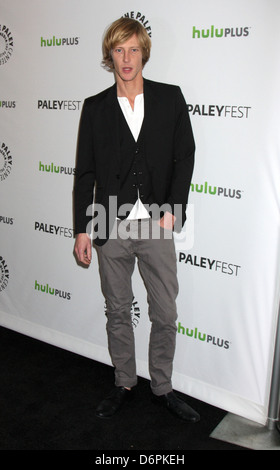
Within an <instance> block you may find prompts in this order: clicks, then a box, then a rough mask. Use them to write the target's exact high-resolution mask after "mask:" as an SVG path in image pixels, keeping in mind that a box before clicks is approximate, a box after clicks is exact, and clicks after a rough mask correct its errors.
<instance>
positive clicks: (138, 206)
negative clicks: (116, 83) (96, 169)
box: [118, 93, 150, 220]
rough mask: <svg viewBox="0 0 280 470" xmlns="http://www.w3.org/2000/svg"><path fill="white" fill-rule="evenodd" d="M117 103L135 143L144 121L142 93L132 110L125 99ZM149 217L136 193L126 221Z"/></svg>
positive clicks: (137, 97)
mask: <svg viewBox="0 0 280 470" xmlns="http://www.w3.org/2000/svg"><path fill="white" fill-rule="evenodd" d="M118 101H119V104H120V107H121V110H122V112H123V114H124V117H125V119H126V122H127V124H128V126H129V128H130V131H131V133H132V135H133V137H134V140H135V142H137V139H138V136H139V133H140V130H141V126H142V123H143V119H144V95H143V93H142V94H140V95H137V96H136V97H135V100H134V109H132V108H131V106H130V103H129V101H128V99H127V98H126V97H118ZM149 217H150V215H149V213H148V211H147V210H146V208H145V206H144V204H143V203H142V201H141V199H140V197H139V191H138V199H137V201H136V203H135V204H134V206H133V208H132V210H131V212H130V214H129V216H128V217H127V219H128V220H132V219H147V218H149Z"/></svg>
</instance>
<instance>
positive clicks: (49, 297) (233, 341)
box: [0, 0, 280, 424]
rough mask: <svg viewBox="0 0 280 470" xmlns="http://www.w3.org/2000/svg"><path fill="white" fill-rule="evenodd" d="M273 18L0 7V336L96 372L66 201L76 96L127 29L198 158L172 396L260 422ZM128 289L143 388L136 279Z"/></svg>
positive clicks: (156, 2)
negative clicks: (185, 118)
mask: <svg viewBox="0 0 280 470" xmlns="http://www.w3.org/2000/svg"><path fill="white" fill-rule="evenodd" d="M279 13H280V3H279V1H278V0H174V1H173V2H170V1H169V0H141V1H138V0H134V1H131V0H129V1H128V0H121V1H120V2H114V1H112V0H104V1H103V2H97V1H94V0H59V1H57V0H48V1H47V2H46V1H43V0H25V1H22V0H0V77H1V88H0V123H1V125H0V324H1V325H2V326H4V327H8V328H11V329H13V330H15V331H19V332H21V333H24V334H27V335H29V336H31V337H34V338H37V339H39V340H42V341H46V342H48V343H50V344H54V345H56V346H58V347H62V348H65V349H67V350H70V351H73V352H75V353H78V354H80V355H83V356H86V357H88V358H92V359H94V360H97V361H101V362H103V363H105V364H110V359H109V356H108V352H107V338H106V333H105V324H106V317H105V305H104V299H103V296H102V294H101V290H100V282H99V274H98V266H97V259H96V255H95V253H94V260H93V263H92V265H91V267H90V268H89V269H87V268H83V267H81V266H78V264H77V263H76V260H75V257H74V254H73V248H74V236H75V235H74V230H73V214H72V192H73V181H74V177H75V159H76V142H77V132H78V125H79V119H80V113H81V109H82V105H83V100H84V99H85V98H86V97H88V96H90V95H94V94H96V93H98V92H100V91H101V90H103V89H104V88H107V87H109V86H111V85H112V84H113V82H114V76H113V75H112V74H111V73H109V72H106V71H105V70H104V69H103V68H102V67H101V58H102V57H101V43H102V37H103V34H104V30H105V29H106V27H107V26H108V25H109V24H110V23H111V22H112V21H114V20H115V19H117V18H119V17H121V16H124V15H125V16H129V17H131V18H135V19H137V20H138V21H140V22H141V23H142V24H143V25H144V27H145V28H146V29H147V31H148V33H149V35H150V37H151V39H152V54H151V59H150V62H149V63H148V64H147V65H146V67H145V69H144V76H145V77H146V78H149V79H151V80H155V81H161V82H166V83H173V84H176V85H179V86H180V87H181V89H182V91H183V94H184V96H185V99H186V102H187V106H188V110H189V113H190V117H191V121H192V126H193V131H194V134H195V140H196V146H197V151H196V165H195V171H194V174H193V181H192V185H191V191H190V198H189V206H188V209H187V217H188V219H187V223H186V225H185V227H184V230H183V233H182V234H181V235H178V236H176V251H177V262H178V276H179V283H180V293H179V296H178V332H177V350H176V358H175V362H174V375H173V384H174V389H176V390H179V391H182V392H184V393H186V394H188V395H191V396H193V397H195V398H198V399H200V400H203V401H205V402H208V403H210V404H213V405H215V406H218V407H220V408H223V409H225V410H227V411H230V412H233V413H235V414H238V415H240V416H243V417H246V418H248V419H251V420H253V421H256V422H259V423H262V424H265V422H266V419H267V410H268V401H269V392H270V381H271V373H272V362H273V352H274V343H275V330H276V322H277V311H278V303H279V292H278V286H279V247H280V245H279V205H280V158H279V157H280V154H279V148H280V142H279V123H280V118H279V82H280V67H279V65H280V59H279V52H278V51H279V25H278V20H279ZM133 289H134V301H133V304H132V306H131V319H132V323H133V325H134V332H135V337H136V348H137V364H138V374H139V376H142V377H147V378H148V367H147V349H148V341H149V330H150V324H149V320H148V315H147V302H146V293H145V289H144V287H143V284H142V281H141V278H140V276H139V274H138V270H137V268H136V269H135V272H134V276H133ZM42 366H43V364H42ZM66 373H67V371H66ZM96 386H98V382H97V384H96Z"/></svg>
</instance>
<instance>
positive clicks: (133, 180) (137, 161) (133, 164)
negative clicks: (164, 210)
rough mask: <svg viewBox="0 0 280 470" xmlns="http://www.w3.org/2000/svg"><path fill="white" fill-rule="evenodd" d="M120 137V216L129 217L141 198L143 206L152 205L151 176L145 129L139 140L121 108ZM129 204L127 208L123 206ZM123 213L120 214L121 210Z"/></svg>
mask: <svg viewBox="0 0 280 470" xmlns="http://www.w3.org/2000/svg"><path fill="white" fill-rule="evenodd" d="M119 135H120V149H121V169H120V192H119V197H118V216H119V218H121V219H123V218H125V217H127V216H128V214H129V212H130V211H131V209H132V207H133V205H134V204H135V202H136V201H137V199H138V193H139V197H140V199H141V201H142V203H143V204H152V202H153V197H152V183H151V175H150V172H149V169H148V166H147V162H146V158H145V128H144V126H143V125H142V128H141V131H140V133H139V136H138V139H137V141H136V142H135V139H134V137H133V135H132V133H131V131H130V128H129V126H128V124H127V122H126V119H125V117H124V115H123V112H122V110H121V108H120V109H119ZM126 204H129V206H127V207H125V206H123V205H126ZM120 206H123V207H122V209H121V213H120V214H119V208H120Z"/></svg>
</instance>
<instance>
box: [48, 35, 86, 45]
mask: <svg viewBox="0 0 280 470" xmlns="http://www.w3.org/2000/svg"><path fill="white" fill-rule="evenodd" d="M79 39H80V38H79V37H72V38H57V37H55V36H52V37H51V38H43V37H42V36H41V47H55V46H78V44H79Z"/></svg>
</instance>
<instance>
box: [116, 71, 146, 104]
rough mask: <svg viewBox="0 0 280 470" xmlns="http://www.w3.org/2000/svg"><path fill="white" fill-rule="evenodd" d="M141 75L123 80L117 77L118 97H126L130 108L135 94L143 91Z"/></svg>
mask: <svg viewBox="0 0 280 470" xmlns="http://www.w3.org/2000/svg"><path fill="white" fill-rule="evenodd" d="M143 87H144V85H143V77H142V76H141V77H139V78H138V79H137V80H131V81H123V80H118V79H117V95H118V97H126V98H127V99H128V100H129V102H130V104H131V106H132V108H133V107H134V100H135V97H136V96H137V95H140V94H141V93H143Z"/></svg>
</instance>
